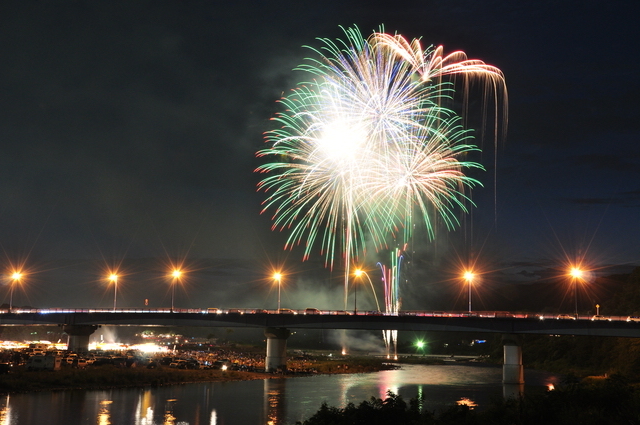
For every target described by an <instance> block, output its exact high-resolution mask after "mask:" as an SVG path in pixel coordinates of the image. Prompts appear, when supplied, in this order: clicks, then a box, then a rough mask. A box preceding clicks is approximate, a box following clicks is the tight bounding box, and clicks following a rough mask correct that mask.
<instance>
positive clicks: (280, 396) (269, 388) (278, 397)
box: [264, 379, 287, 425]
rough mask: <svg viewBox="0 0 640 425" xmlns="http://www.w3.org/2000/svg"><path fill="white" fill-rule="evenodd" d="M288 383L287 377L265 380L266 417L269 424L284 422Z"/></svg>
mask: <svg viewBox="0 0 640 425" xmlns="http://www.w3.org/2000/svg"><path fill="white" fill-rule="evenodd" d="M286 385H287V380H286V379H265V380H264V417H265V418H266V424H267V425H277V424H282V423H284V420H285V414H286V403H285V397H286Z"/></svg>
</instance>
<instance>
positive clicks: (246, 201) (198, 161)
mask: <svg viewBox="0 0 640 425" xmlns="http://www.w3.org/2000/svg"><path fill="white" fill-rule="evenodd" d="M637 16H638V14H637V10H636V8H635V5H634V2H631V1H610V0H607V1H588V0H581V1H535V2H533V1H522V2H521V1H517V2H514V1H506V0H504V1H500V0H493V1H482V2H478V1H462V0H453V1H452V0H447V1H444V0H442V1H405V2H400V3H398V2H382V1H339V2H338V1H323V2H304V1H279V2H262V1H256V2H253V1H244V0H240V1H232V2H225V3H221V2H214V1H208V2H205V1H185V2H178V1H173V2H170V1H129V0H127V1H120V0H114V1H108V2H99V1H30V0H25V1H18V0H9V1H5V2H2V4H1V5H0V40H1V42H0V58H1V62H0V63H1V64H0V144H1V147H2V154H1V155H0V182H1V183H0V199H1V200H2V201H1V202H0V248H1V249H2V253H1V255H2V267H3V268H4V270H6V272H7V273H8V272H9V270H10V269H11V267H12V265H23V267H24V270H25V278H24V279H23V283H22V285H21V286H20V287H19V288H17V289H16V292H15V295H14V302H15V303H16V304H19V305H32V306H36V307H57V306H60V307H67V306H76V307H86V306H101V307H109V306H110V305H112V304H111V303H112V302H113V290H112V289H111V287H109V286H108V284H107V282H106V281H105V278H104V274H105V268H106V267H108V266H116V265H120V273H121V274H122V275H123V276H122V278H121V279H120V282H121V283H120V287H119V291H120V292H119V299H118V305H119V306H123V307H124V306H142V305H143V301H144V299H148V300H149V306H165V307H167V306H168V305H169V302H170V301H169V297H170V290H169V288H170V285H169V280H168V279H167V278H166V271H167V266H168V264H169V263H170V262H171V260H175V259H177V260H184V267H185V269H187V270H190V274H189V275H188V277H185V278H184V282H183V283H184V285H181V286H180V288H179V289H178V291H177V296H176V305H178V306H183V307H191V306H193V307H210V306H223V307H232V306H238V307H261V308H267V307H268V308H273V307H275V304H274V303H275V295H274V286H273V284H272V281H271V280H270V279H269V278H268V276H269V274H270V273H271V271H270V270H271V268H272V267H284V268H285V269H286V270H288V271H289V275H288V277H287V286H286V288H285V291H284V294H283V306H287V307H293V308H305V307H308V306H310V305H307V304H308V303H310V302H314V303H315V304H316V305H315V306H317V307H319V308H339V305H340V302H341V300H342V295H341V286H340V279H341V270H339V268H340V266H338V267H337V268H336V269H334V270H333V271H330V270H326V269H324V268H322V266H321V265H322V263H321V261H322V258H321V257H320V255H319V247H318V248H317V249H315V250H314V253H315V255H314V256H313V257H312V258H311V260H310V261H309V262H306V263H303V262H302V261H301V259H302V254H301V253H300V252H298V251H297V250H294V251H293V252H290V253H287V252H284V251H283V250H282V247H283V244H284V240H285V235H283V234H279V233H274V232H272V231H271V230H270V225H271V222H270V216H269V214H263V215H260V210H261V205H260V203H261V201H262V200H263V199H264V194H263V193H256V183H257V181H258V179H259V176H257V175H255V174H254V173H253V170H254V169H255V167H256V166H257V165H259V164H260V159H257V158H256V157H255V153H256V151H257V150H258V149H260V148H262V147H263V146H264V140H263V133H264V131H266V130H269V129H271V128H272V124H271V123H270V121H269V119H270V118H271V117H272V116H273V115H274V113H275V112H276V111H277V110H278V106H277V104H276V100H277V99H278V98H280V96H281V94H282V93H283V92H286V91H288V90H290V89H291V88H293V87H295V85H296V83H297V82H298V81H300V80H302V79H303V78H302V76H301V75H299V74H298V75H296V73H295V72H293V71H292V69H293V68H294V67H295V66H296V65H299V64H300V63H302V62H303V59H304V58H305V57H306V56H309V51H308V50H306V49H304V48H303V47H302V46H303V45H316V46H317V45H318V43H317V42H316V41H315V39H316V37H327V38H332V39H335V38H338V37H341V38H343V37H344V35H343V33H342V30H341V29H340V26H341V25H342V26H345V27H349V26H352V25H357V26H358V27H359V28H360V29H361V31H362V32H363V34H369V33H370V32H372V31H373V30H376V29H378V28H379V26H380V25H381V24H384V27H385V29H386V30H387V31H388V32H399V33H401V34H403V35H404V36H405V37H407V38H415V37H421V38H422V40H423V45H424V46H425V47H426V46H428V45H430V44H436V45H438V44H442V45H444V48H445V52H451V51H454V50H463V51H465V52H466V53H467V54H468V56H469V57H470V58H477V59H481V60H483V61H485V62H486V63H489V64H491V65H495V66H497V67H498V68H500V69H501V70H502V71H503V73H504V74H505V77H506V82H507V88H508V94H509V122H508V133H507V136H506V137H505V138H502V139H501V140H500V142H499V145H498V148H497V162H495V163H494V154H493V149H494V145H493V139H492V137H491V136H487V137H484V139H483V138H482V137H481V135H480V134H479V133H480V132H478V133H477V135H478V138H477V139H476V142H477V143H478V144H479V145H480V146H481V147H482V148H483V150H484V151H485V154H483V158H482V162H483V165H484V166H485V168H486V169H487V171H486V172H485V173H483V174H481V175H478V176H477V177H478V178H479V179H480V180H481V181H482V182H483V184H484V188H482V189H476V190H474V192H473V200H474V202H475V203H476V205H477V207H476V208H474V209H473V212H472V214H470V215H468V216H466V217H465V218H464V220H463V223H462V226H461V228H460V229H459V230H457V231H454V232H446V231H443V230H439V231H438V232H437V234H436V241H435V242H430V241H428V240H427V239H426V237H425V236H424V235H422V236H420V235H418V236H416V239H417V240H416V241H414V243H415V246H416V247H418V248H417V249H416V252H415V255H414V257H413V258H412V261H411V262H412V264H413V267H414V270H413V271H412V276H413V277H412V282H411V284H410V285H411V287H410V288H405V289H404V291H405V299H406V301H405V305H407V306H408V307H411V308H433V306H434V305H436V303H435V300H436V299H437V297H438V288H440V287H443V286H448V287H450V286H452V285H453V284H454V283H452V282H455V281H456V279H455V278H453V276H454V275H455V273H457V272H456V271H455V267H456V265H457V264H458V263H459V262H461V261H467V259H469V258H477V259H478V260H477V263H478V267H481V268H483V269H484V270H485V271H491V273H488V274H487V276H489V275H491V276H492V277H491V278H488V277H487V280H493V281H500V282H512V283H514V282H522V283H527V282H536V281H539V280H541V279H546V278H548V277H549V276H550V275H552V274H553V273H554V272H553V271H552V270H556V272H557V273H561V272H560V271H558V270H561V269H562V268H563V267H565V266H566V264H567V261H570V260H574V259H578V258H583V259H584V261H585V264H586V265H587V266H588V267H589V268H591V269H592V270H594V274H597V273H604V272H605V271H607V272H609V271H613V270H623V269H624V270H629V269H630V268H631V267H633V266H637V265H640V143H638V142H639V140H640V119H639V118H640V108H639V106H638V105H639V103H638V99H640V90H639V83H638V81H639V78H638V77H639V75H640V60H639V59H638V55H637V52H638V51H640V45H639V44H640V41H639V40H640V27H639V26H638V24H637ZM472 106H474V105H472ZM475 106H477V105H475ZM496 165H497V166H496ZM494 180H495V183H496V184H494ZM376 255H377V254H375V253H373V254H371V256H370V257H369V258H368V259H367V260H368V262H367V264H366V265H367V267H368V268H369V269H370V271H371V276H372V278H373V279H374V281H376V282H377V280H376V277H375V275H376V272H375V262H376V261H379V260H380V259H381V258H386V257H381V258H377V257H376ZM382 255H385V254H379V256H382ZM379 256H378V257H379ZM612 266H624V267H623V269H620V268H619V267H616V268H613V267H612ZM127 273H128V275H125V274H127ZM9 282H10V281H9V280H5V282H4V283H5V286H4V287H5V289H4V290H3V291H4V292H2V296H3V297H4V299H3V301H4V302H5V303H6V302H7V301H8V293H9V291H8V288H9ZM455 284H456V285H457V284H459V282H457V283H455ZM360 297H361V295H360V294H359V295H358V299H359V300H360ZM362 297H363V299H362V301H361V302H362V303H363V304H364V305H369V306H370V305H371V300H370V299H369V301H367V298H366V297H367V296H366V295H365V294H363V295H362ZM311 300H312V301H311ZM458 301H459V300H458ZM359 302H360V301H359ZM412 302H413V304H412ZM439 302H440V303H442V302H444V303H445V307H451V308H453V307H454V303H455V302H456V300H454V299H451V300H445V301H443V300H439ZM285 303H286V305H285ZM446 303H449V304H446ZM485 307H487V308H491V306H485ZM515 309H517V308H515Z"/></svg>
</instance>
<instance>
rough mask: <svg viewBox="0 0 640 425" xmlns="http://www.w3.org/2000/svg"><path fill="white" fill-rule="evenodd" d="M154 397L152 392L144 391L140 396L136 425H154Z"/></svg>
mask: <svg viewBox="0 0 640 425" xmlns="http://www.w3.org/2000/svg"><path fill="white" fill-rule="evenodd" d="M152 406H153V396H152V395H151V390H144V391H143V392H142V394H141V395H140V396H138V403H137V405H136V415H135V418H136V422H135V425H152V424H153V407H152Z"/></svg>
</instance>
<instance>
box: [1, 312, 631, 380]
mask: <svg viewBox="0 0 640 425" xmlns="http://www.w3.org/2000/svg"><path fill="white" fill-rule="evenodd" d="M20 325H23V326H25V325H49V326H62V327H63V329H64V331H65V332H66V333H67V334H68V335H69V337H70V338H69V349H70V350H73V351H78V352H84V351H87V349H88V344H89V336H90V335H91V334H92V333H93V332H94V331H95V330H96V329H97V328H98V327H99V326H102V325H116V326H117V325H120V326H170V327H171V326H175V327H183V326H195V327H225V328H229V327H245V328H263V329H265V336H266V337H267V357H266V360H265V367H266V369H267V370H274V369H277V368H278V367H282V366H285V367H286V340H287V338H288V337H289V335H290V331H289V329H348V330H388V329H393V330H398V331H437V332H481V333H500V334H502V335H503V344H504V364H503V381H504V382H505V383H511V384H517V385H522V384H523V383H524V375H523V365H522V350H521V347H520V344H519V342H518V335H521V334H543V335H588V336H610V337H626V338H640V318H637V317H628V316H599V315H598V316H569V315H550V314H531V313H510V312H433V311H403V312H400V313H398V315H389V314H384V313H380V312H377V311H358V312H354V311H343V310H317V309H305V310H290V309H280V310H262V309H217V308H216V309H153V310H150V309H117V310H111V309H12V310H11V311H9V310H0V326H20Z"/></svg>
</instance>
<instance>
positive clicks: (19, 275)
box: [9, 272, 22, 313]
mask: <svg viewBox="0 0 640 425" xmlns="http://www.w3.org/2000/svg"><path fill="white" fill-rule="evenodd" d="M21 278H22V273H20V272H14V273H13V275H11V290H10V291H9V292H10V295H9V313H11V309H12V308H13V287H14V286H15V284H16V282H20V279H21Z"/></svg>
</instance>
